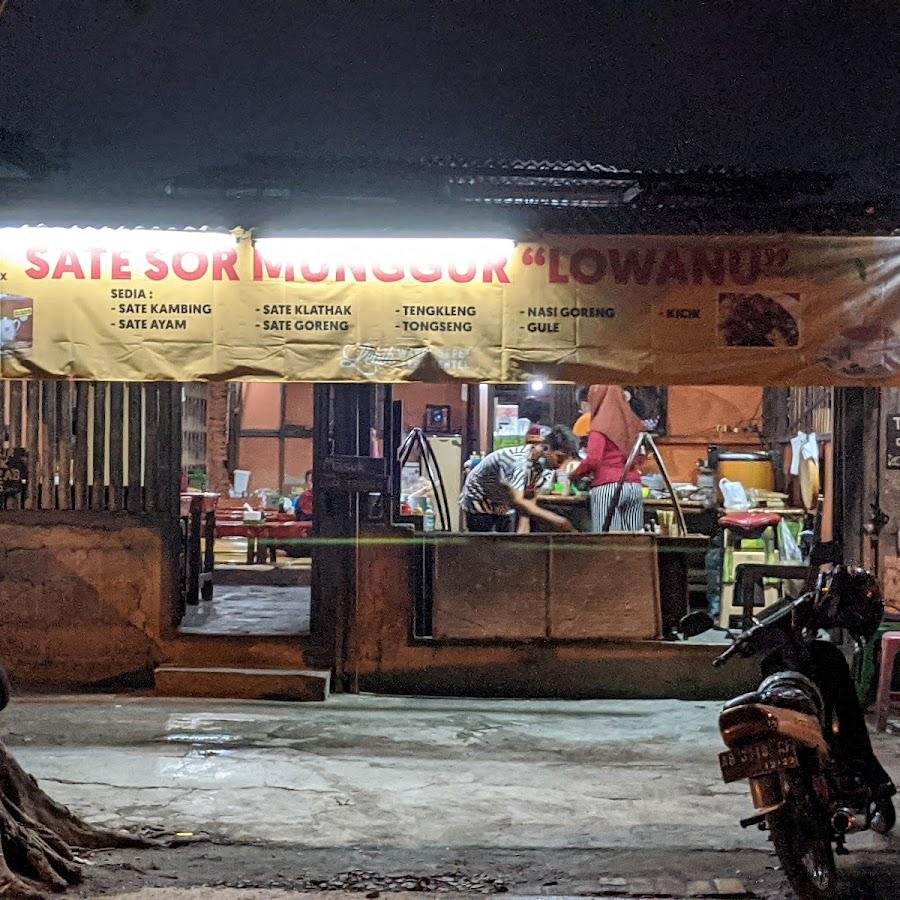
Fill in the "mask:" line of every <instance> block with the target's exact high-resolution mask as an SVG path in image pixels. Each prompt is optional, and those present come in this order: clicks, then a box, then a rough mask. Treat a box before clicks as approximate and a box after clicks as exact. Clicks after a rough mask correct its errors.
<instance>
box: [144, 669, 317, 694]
mask: <svg viewBox="0 0 900 900" xmlns="http://www.w3.org/2000/svg"><path fill="white" fill-rule="evenodd" d="M155 675H156V693H157V694H158V695H159V696H161V697H216V698H222V699H228V700H293V701H299V702H322V701H323V700H327V699H328V693H329V690H330V688H331V673H330V672H323V671H314V670H309V669H237V668H235V669H230V668H229V669H220V668H192V667H189V666H160V667H159V668H158V669H157V670H156V673H155Z"/></svg>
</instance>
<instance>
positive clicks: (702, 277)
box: [0, 227, 900, 385]
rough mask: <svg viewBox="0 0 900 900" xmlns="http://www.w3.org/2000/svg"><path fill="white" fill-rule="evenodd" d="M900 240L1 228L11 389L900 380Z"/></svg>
mask: <svg viewBox="0 0 900 900" xmlns="http://www.w3.org/2000/svg"><path fill="white" fill-rule="evenodd" d="M898 271H900V238H896V237H884V238H877V237H867V238H842V237H798V236H709V237H673V236H627V235H580V236H569V235H567V236H545V237H543V238H542V239H541V240H539V241H538V240H520V241H518V242H515V241H512V240H506V239H495V238H487V239H470V238H462V239H459V238H448V239H429V238H421V239H417V238H413V239H393V238H353V237H347V238H343V239H331V238H296V239H274V238H272V239H265V238H261V239H258V240H253V239H252V238H251V235H250V234H249V233H247V232H242V231H236V232H235V233H208V232H199V231H184V232H167V231H153V230H137V229H136V230H131V231H125V230H112V229H99V230H93V229H77V228H72V229H54V228H24V227H23V228H16V229H10V228H7V229H0V364H2V374H3V375H4V376H5V377H24V376H28V375H33V376H37V377H70V378H86V379H98V380H125V381H130V380H175V381H193V380H224V379H229V378H260V379H286V380H296V381H381V382H400V381H413V380H418V381H438V380H447V379H456V380H461V381H495V382H498V381H501V382H505V381H517V380H526V379H528V378H531V377H535V376H538V375H539V376H540V377H542V378H544V379H549V380H554V379H555V380H568V381H579V382H583V383H584V382H591V381H611V382H620V383H636V384H640V383H645V384H687V383H724V384H740V383H743V384H872V385H882V384H884V385H887V384H894V385H896V384H900V279H898V277H897V275H896V273H897V272H898Z"/></svg>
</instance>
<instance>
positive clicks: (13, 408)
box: [9, 379, 25, 447]
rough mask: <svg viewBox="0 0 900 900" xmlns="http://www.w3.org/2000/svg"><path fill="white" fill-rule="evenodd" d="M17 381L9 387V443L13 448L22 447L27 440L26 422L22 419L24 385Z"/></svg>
mask: <svg viewBox="0 0 900 900" xmlns="http://www.w3.org/2000/svg"><path fill="white" fill-rule="evenodd" d="M23 384H24V382H22V381H19V380H18V379H16V380H15V381H12V382H10V385H9V443H10V445H11V446H13V447H21V446H22V441H23V440H24V439H25V431H24V425H25V423H24V421H23V418H22V385H23Z"/></svg>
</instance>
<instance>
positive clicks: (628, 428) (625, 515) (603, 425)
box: [571, 384, 644, 532]
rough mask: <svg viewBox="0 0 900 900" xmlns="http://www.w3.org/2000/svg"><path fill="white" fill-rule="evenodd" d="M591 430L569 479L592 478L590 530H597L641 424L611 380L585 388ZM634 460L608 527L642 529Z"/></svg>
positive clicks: (639, 496) (638, 486) (641, 502)
mask: <svg viewBox="0 0 900 900" xmlns="http://www.w3.org/2000/svg"><path fill="white" fill-rule="evenodd" d="M588 404H589V406H590V414H591V430H590V434H589V435H588V444H587V458H586V459H585V460H583V461H582V463H581V465H579V466H578V468H577V469H575V471H574V472H573V473H572V476H571V477H572V480H573V481H578V480H579V479H581V478H584V477H585V476H590V478H591V530H592V531H594V532H600V531H602V530H603V524H604V522H605V521H606V518H607V516H608V514H609V508H610V506H611V504H612V502H613V499H614V498H615V494H616V488H617V486H618V484H619V481H620V479H621V478H622V473H623V472H624V470H625V463H626V462H628V455H629V454H630V453H631V451H632V449H633V448H634V445H635V444H636V443H637V439H638V436H639V435H640V434H641V431H642V430H643V427H642V425H641V420H640V419H639V418H638V417H637V416H636V415H635V414H634V412H633V411H632V409H631V406H630V405H629V403H628V398H627V397H626V396H625V391H623V390H622V388H621V387H619V386H618V385H614V384H592V385H591V386H590V389H589V390H588ZM641 461H642V458H640V457H639V458H638V459H636V460H635V463H634V465H632V468H631V470H630V471H629V472H627V473H625V479H624V483H623V484H622V491H621V493H620V495H619V498H618V501H617V502H616V506H615V509H614V510H613V515H612V522H611V524H610V531H643V530H644V498H643V493H642V490H641V476H640V471H639V470H638V468H637V466H638V465H640V462H641Z"/></svg>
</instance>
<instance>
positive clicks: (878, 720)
mask: <svg viewBox="0 0 900 900" xmlns="http://www.w3.org/2000/svg"><path fill="white" fill-rule="evenodd" d="M898 656H900V631H888V632H886V633H885V634H883V635H882V636H881V672H880V674H879V676H878V696H877V697H876V698H875V730H876V731H886V730H887V720H888V713H889V712H890V711H891V706H898V705H900V691H893V692H892V691H891V681H892V679H893V677H894V663H895V661H896V660H897V657H898Z"/></svg>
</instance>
